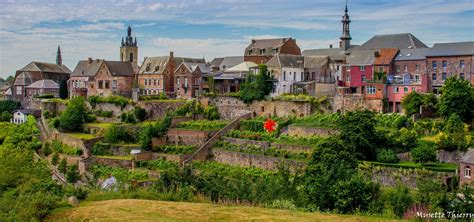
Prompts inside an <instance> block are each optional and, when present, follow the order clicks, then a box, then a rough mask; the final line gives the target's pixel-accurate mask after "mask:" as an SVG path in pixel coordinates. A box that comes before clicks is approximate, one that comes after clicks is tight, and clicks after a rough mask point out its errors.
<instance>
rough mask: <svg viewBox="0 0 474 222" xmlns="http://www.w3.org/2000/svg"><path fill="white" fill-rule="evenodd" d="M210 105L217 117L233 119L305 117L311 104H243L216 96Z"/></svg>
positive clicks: (270, 102)
mask: <svg viewBox="0 0 474 222" xmlns="http://www.w3.org/2000/svg"><path fill="white" fill-rule="evenodd" d="M203 101H204V100H203ZM211 103H212V104H215V105H216V106H217V108H218V109H219V115H220V116H221V118H223V119H235V118H237V117H239V116H242V115H244V114H246V113H253V114H255V115H258V116H280V117H281V116H307V115H309V114H311V111H312V110H311V104H310V103H309V102H304V101H301V102H294V101H266V100H264V101H254V102H252V103H251V104H245V103H244V102H243V101H241V100H240V99H238V98H235V97H229V96H218V97H216V98H213V99H211Z"/></svg>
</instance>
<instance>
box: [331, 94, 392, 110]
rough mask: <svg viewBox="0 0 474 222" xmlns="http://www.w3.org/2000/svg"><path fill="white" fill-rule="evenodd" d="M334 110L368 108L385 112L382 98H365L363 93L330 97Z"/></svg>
mask: <svg viewBox="0 0 474 222" xmlns="http://www.w3.org/2000/svg"><path fill="white" fill-rule="evenodd" d="M328 100H329V102H330V103H331V107H332V109H333V112H350V111H356V110H360V109H368V110H372V111H375V112H383V101H382V100H380V99H365V97H364V96H363V95H351V94H348V95H336V96H335V97H331V98H329V99H328Z"/></svg>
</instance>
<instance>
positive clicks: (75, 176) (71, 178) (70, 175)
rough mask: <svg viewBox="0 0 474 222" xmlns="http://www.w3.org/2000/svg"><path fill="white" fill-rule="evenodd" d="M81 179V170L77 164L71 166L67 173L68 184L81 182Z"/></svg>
mask: <svg viewBox="0 0 474 222" xmlns="http://www.w3.org/2000/svg"><path fill="white" fill-rule="evenodd" d="M79 178H80V175H79V168H78V166H77V164H73V165H70V166H69V167H68V169H67V172H66V180H67V182H69V183H75V182H76V181H77V180H79Z"/></svg>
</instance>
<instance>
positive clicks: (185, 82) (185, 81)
mask: <svg viewBox="0 0 474 222" xmlns="http://www.w3.org/2000/svg"><path fill="white" fill-rule="evenodd" d="M184 86H188V78H184Z"/></svg>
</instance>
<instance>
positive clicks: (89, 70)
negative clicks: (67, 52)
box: [71, 59, 104, 77]
mask: <svg viewBox="0 0 474 222" xmlns="http://www.w3.org/2000/svg"><path fill="white" fill-rule="evenodd" d="M103 62H104V60H103V59H94V60H92V59H91V60H82V61H79V62H78V63H77V65H76V68H75V69H74V71H73V72H72V74H71V76H73V77H77V76H95V75H96V74H97V72H98V71H99V69H100V67H101V66H102V63H103Z"/></svg>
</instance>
